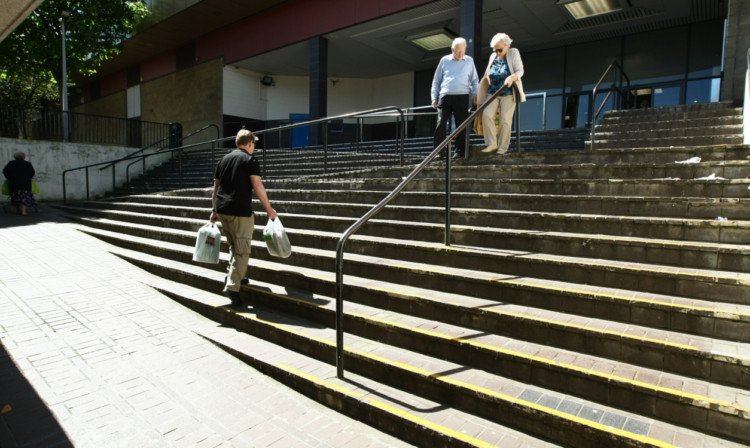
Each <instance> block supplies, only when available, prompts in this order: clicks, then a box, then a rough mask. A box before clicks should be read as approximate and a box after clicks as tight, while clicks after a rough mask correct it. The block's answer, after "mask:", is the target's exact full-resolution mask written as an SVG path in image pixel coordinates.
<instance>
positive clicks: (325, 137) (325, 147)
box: [253, 106, 404, 173]
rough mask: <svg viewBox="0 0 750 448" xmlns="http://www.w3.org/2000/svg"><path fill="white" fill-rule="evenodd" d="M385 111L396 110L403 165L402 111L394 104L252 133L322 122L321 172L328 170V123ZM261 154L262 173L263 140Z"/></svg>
mask: <svg viewBox="0 0 750 448" xmlns="http://www.w3.org/2000/svg"><path fill="white" fill-rule="evenodd" d="M386 111H395V112H398V116H399V120H398V123H399V124H398V127H399V131H398V140H399V164H400V166H404V111H403V109H401V108H400V107H396V106H387V107H380V108H377V109H370V110H365V111H360V112H351V113H348V114H343V115H336V116H333V117H324V118H317V119H314V120H308V121H302V122H299V123H291V124H287V125H284V126H279V127H275V128H270V129H263V130H260V131H257V132H255V131H253V134H255V135H263V134H270V133H272V132H281V131H283V130H286V129H293V128H298V127H302V126H313V125H316V124H324V125H325V126H324V132H323V173H327V172H328V124H329V123H330V122H331V121H336V120H344V119H347V118H359V117H366V116H368V115H372V114H375V113H377V112H386ZM261 149H262V150H263V156H262V158H261V163H262V170H263V173H265V166H266V150H265V141H263V148H261Z"/></svg>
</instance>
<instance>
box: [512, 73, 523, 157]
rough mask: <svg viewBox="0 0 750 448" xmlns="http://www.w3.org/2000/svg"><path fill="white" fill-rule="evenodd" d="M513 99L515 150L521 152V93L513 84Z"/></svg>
mask: <svg viewBox="0 0 750 448" xmlns="http://www.w3.org/2000/svg"><path fill="white" fill-rule="evenodd" d="M513 99H515V100H516V151H517V152H518V153H519V154H521V94H520V93H519V92H518V87H516V85H515V84H513Z"/></svg>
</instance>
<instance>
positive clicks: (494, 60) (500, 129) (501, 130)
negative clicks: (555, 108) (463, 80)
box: [477, 33, 526, 154]
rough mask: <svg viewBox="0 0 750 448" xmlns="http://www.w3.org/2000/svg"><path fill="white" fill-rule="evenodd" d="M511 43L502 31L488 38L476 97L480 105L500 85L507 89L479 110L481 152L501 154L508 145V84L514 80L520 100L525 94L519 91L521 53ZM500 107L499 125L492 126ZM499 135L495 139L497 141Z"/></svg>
mask: <svg viewBox="0 0 750 448" xmlns="http://www.w3.org/2000/svg"><path fill="white" fill-rule="evenodd" d="M511 42H513V41H512V40H511V38H510V37H509V36H508V35H507V34H505V33H498V34H495V36H494V37H493V38H492V41H491V42H490V47H492V50H493V52H492V55H491V56H490V62H489V64H487V70H485V72H484V76H483V77H482V81H481V82H480V83H479V93H478V95H477V100H478V102H479V103H480V104H482V103H484V101H486V99H487V98H488V97H490V96H492V94H494V93H495V92H497V91H498V90H500V89H501V88H502V87H503V86H508V87H509V88H508V90H506V91H505V92H503V93H501V94H500V96H498V97H497V98H495V99H494V100H493V101H492V103H491V104H489V105H488V106H487V107H486V108H485V109H484V111H483V113H482V128H483V133H484V143H485V145H487V147H486V148H484V149H483V150H482V152H485V153H491V152H497V153H498V154H505V153H506V152H507V151H508V146H509V145H510V130H511V127H512V126H513V112H514V111H515V108H516V99H515V97H514V96H513V91H512V89H510V87H511V86H512V85H513V84H514V83H515V84H516V86H517V87H518V92H519V93H520V99H521V102H524V101H526V95H525V94H524V93H523V84H522V83H521V77H522V76H523V62H522V61H521V52H519V51H518V49H516V48H510V44H511ZM498 109H499V110H500V125H499V126H495V114H496V113H497V111H498ZM498 138H499V141H498Z"/></svg>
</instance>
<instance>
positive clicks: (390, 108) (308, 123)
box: [62, 106, 404, 202]
mask: <svg viewBox="0 0 750 448" xmlns="http://www.w3.org/2000/svg"><path fill="white" fill-rule="evenodd" d="M382 111H398V112H399V113H400V114H399V115H400V121H399V123H400V126H399V129H400V131H399V136H400V144H399V161H400V165H401V166H403V165H404V131H403V129H404V126H403V123H404V119H403V111H402V109H401V108H398V107H396V106H388V107H381V108H378V109H370V110H366V111H360V112H352V113H348V114H343V115H337V116H334V117H325V118H318V119H315V120H308V121H305V122H300V123H291V124H288V125H284V126H280V127H276V128H270V129H263V130H260V131H254V132H253V133H254V134H255V135H264V134H270V133H272V132H279V131H282V130H286V129H292V128H296V127H301V126H313V125H316V124H326V132H323V142H324V143H323V147H324V158H323V166H324V168H323V170H324V172H327V171H328V168H327V166H328V132H327V124H328V123H330V122H331V121H334V120H341V119H345V118H356V117H358V116H363V115H370V114H373V113H376V112H382ZM234 138H235V137H234V136H232V137H224V138H217V139H214V140H208V141H205V142H200V143H195V144H192V145H183V146H180V147H179V148H172V149H168V150H164V151H157V152H152V153H148V154H140V151H136V152H135V153H133V154H130V155H127V156H125V157H121V158H118V159H114V160H109V161H106V162H98V163H92V164H88V165H82V166H78V167H75V168H70V169H67V170H65V171H63V173H62V184H63V202H67V190H66V184H65V177H66V175H67V173H69V172H72V171H78V170H85V175H86V200H89V199H90V197H91V192H90V184H89V168H94V167H104V168H107V167H110V166H111V167H112V191H114V190H115V189H116V188H117V180H116V172H117V164H118V163H120V162H124V161H128V160H130V161H132V160H135V161H136V162H138V161H140V160H141V158H144V160H145V158H148V157H152V156H156V155H163V154H173V153H174V152H176V151H183V150H185V149H187V148H192V147H195V146H202V145H206V144H212V145H215V144H216V143H222V142H225V141H230V140H234ZM264 144H265V142H264ZM261 150H262V157H261V164H262V169H263V170H265V165H266V150H265V148H262V149H261ZM212 154H213V151H212ZM212 163H213V162H212ZM126 174H127V173H126ZM180 182H182V172H180Z"/></svg>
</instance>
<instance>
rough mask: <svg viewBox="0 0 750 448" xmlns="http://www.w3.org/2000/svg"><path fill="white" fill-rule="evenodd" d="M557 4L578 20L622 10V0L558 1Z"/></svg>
mask: <svg viewBox="0 0 750 448" xmlns="http://www.w3.org/2000/svg"><path fill="white" fill-rule="evenodd" d="M557 4H558V5H561V6H564V7H565V9H566V10H567V11H568V13H569V14H570V15H571V16H573V18H574V19H576V20H579V19H585V18H587V17H593V16H598V15H601V14H609V13H611V12H615V11H621V10H622V5H621V4H620V0H558V1H557Z"/></svg>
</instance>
